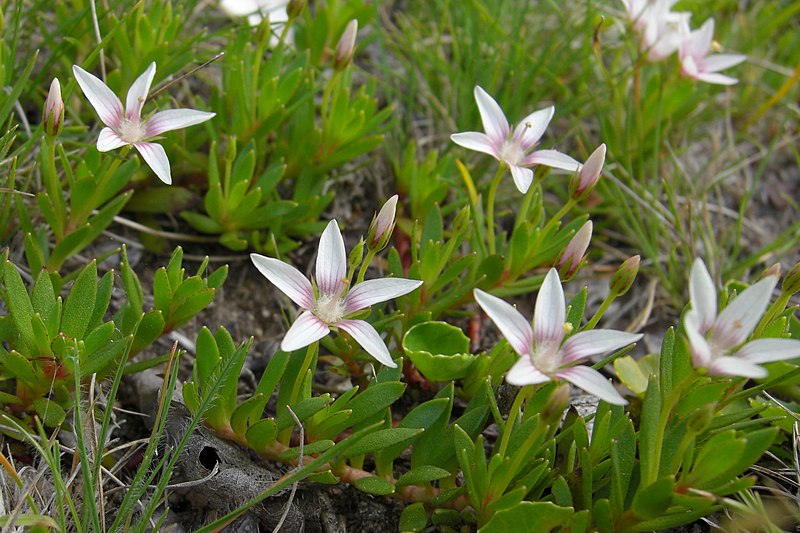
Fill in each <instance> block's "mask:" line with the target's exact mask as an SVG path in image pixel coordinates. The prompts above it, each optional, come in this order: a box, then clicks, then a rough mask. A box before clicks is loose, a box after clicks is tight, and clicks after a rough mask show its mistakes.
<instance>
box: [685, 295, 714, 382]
mask: <svg viewBox="0 0 800 533" xmlns="http://www.w3.org/2000/svg"><path fill="white" fill-rule="evenodd" d="M699 324H700V317H699V315H698V314H697V311H696V310H694V309H690V310H689V311H687V312H686V314H685V315H684V317H683V329H684V332H685V333H686V337H687V338H688V339H689V351H690V352H691V353H692V364H693V365H694V367H695V368H708V365H710V364H711V360H712V359H713V355H712V354H711V347H710V346H709V345H708V341H706V338H705V336H704V335H703V333H702V332H701V330H700V326H699Z"/></svg>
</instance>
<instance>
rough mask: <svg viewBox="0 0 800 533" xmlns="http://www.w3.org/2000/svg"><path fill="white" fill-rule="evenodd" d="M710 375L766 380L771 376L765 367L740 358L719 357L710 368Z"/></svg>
mask: <svg viewBox="0 0 800 533" xmlns="http://www.w3.org/2000/svg"><path fill="white" fill-rule="evenodd" d="M708 373H709V375H712V376H742V377H743V378H752V379H759V378H765V377H767V375H768V374H769V373H768V372H767V370H766V369H765V368H764V367H761V366H758V365H757V364H755V363H753V362H750V361H747V360H745V359H740V358H739V357H717V358H716V359H714V361H712V363H711V364H710V365H709V366H708Z"/></svg>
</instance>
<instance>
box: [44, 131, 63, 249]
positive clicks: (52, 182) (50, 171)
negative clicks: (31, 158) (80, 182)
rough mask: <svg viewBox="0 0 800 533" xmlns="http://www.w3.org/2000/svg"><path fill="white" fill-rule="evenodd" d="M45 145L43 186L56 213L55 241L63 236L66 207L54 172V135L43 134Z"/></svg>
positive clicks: (58, 240)
mask: <svg viewBox="0 0 800 533" xmlns="http://www.w3.org/2000/svg"><path fill="white" fill-rule="evenodd" d="M44 139H45V141H44V143H45V145H46V146H47V156H46V157H45V160H44V163H45V164H44V171H45V187H46V188H47V194H48V196H49V197H50V202H51V204H52V205H53V212H55V215H56V222H57V225H55V226H54V227H53V231H54V232H55V235H56V242H60V241H61V239H63V238H64V226H65V225H66V223H67V209H66V206H65V205H64V196H63V195H62V193H61V183H60V182H59V179H58V175H57V174H56V139H55V137H50V136H45V138H44Z"/></svg>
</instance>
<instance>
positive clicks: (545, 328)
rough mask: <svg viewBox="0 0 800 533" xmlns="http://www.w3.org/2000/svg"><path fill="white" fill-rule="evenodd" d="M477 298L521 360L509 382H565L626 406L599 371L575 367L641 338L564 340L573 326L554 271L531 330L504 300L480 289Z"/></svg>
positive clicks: (586, 335)
mask: <svg viewBox="0 0 800 533" xmlns="http://www.w3.org/2000/svg"><path fill="white" fill-rule="evenodd" d="M474 294H475V301H477V302H478V305H480V306H481V308H482V309H483V310H484V311H485V312H486V314H487V315H489V318H491V319H492V321H493V322H494V323H495V325H497V328H498V329H499V330H500V332H501V333H502V334H503V336H504V337H505V338H506V340H508V343H509V344H510V345H511V347H512V348H513V349H514V351H516V352H517V353H518V354H519V355H520V356H521V357H520V359H519V361H517V362H516V363H515V364H514V366H513V367H511V370H509V371H508V374H506V381H507V382H508V383H510V384H512V385H519V386H522V385H534V384H537V383H544V382H546V381H550V380H565V381H569V382H570V383H572V384H573V385H575V386H576V387H579V388H581V389H583V390H585V391H586V392H588V393H590V394H594V395H595V396H597V397H598V398H600V399H601V400H605V401H606V402H608V403H612V404H616V405H624V404H626V403H627V402H626V401H625V399H624V398H622V396H621V395H620V394H619V392H617V390H616V389H615V388H614V387H613V385H611V384H610V383H609V382H608V380H607V379H606V378H605V377H603V375H602V374H601V373H600V372H598V371H597V370H594V369H593V368H591V367H588V366H583V365H577V363H579V362H580V361H582V360H584V359H587V358H588V357H591V356H593V355H600V354H603V353H607V352H610V351H613V350H618V349H620V348H622V347H624V346H627V345H629V344H631V343H633V342H636V341H638V340H639V339H640V338H641V337H642V335H641V334H633V333H625V332H623V331H616V330H610V329H596V330H589V331H581V332H579V333H576V334H574V335H571V336H569V337H568V338H567V339H566V340H564V337H566V336H567V333H569V332H570V330H571V329H572V327H571V324H569V323H568V322H566V302H565V300H564V290H563V289H562V288H561V280H560V279H559V277H558V272H557V271H556V270H555V269H552V268H551V269H550V272H548V273H547V276H546V277H545V278H544V282H543V283H542V288H541V290H540V291H539V296H538V297H537V298H536V307H535V309H534V313H533V328H531V324H530V323H529V322H528V321H527V320H526V319H525V317H523V316H522V314H521V313H520V312H519V311H517V310H516V308H514V307H512V306H511V305H509V304H508V303H506V302H504V301H503V300H501V299H500V298H497V297H496V296H492V295H491V294H489V293H486V292H483V291H481V290H480V289H475V291H474ZM576 365H577V366H576Z"/></svg>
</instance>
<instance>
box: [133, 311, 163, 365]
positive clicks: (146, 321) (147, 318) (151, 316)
mask: <svg viewBox="0 0 800 533" xmlns="http://www.w3.org/2000/svg"><path fill="white" fill-rule="evenodd" d="M162 331H164V317H163V316H162V315H161V311H148V312H147V313H145V314H144V315H142V317H141V322H140V323H139V327H138V329H137V330H136V337H134V339H133V345H131V355H133V354H137V353H139V352H141V351H142V350H144V349H145V348H147V347H148V346H150V345H151V344H152V343H153V341H155V340H156V339H157V338H158V337H159V336H161V332H162Z"/></svg>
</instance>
